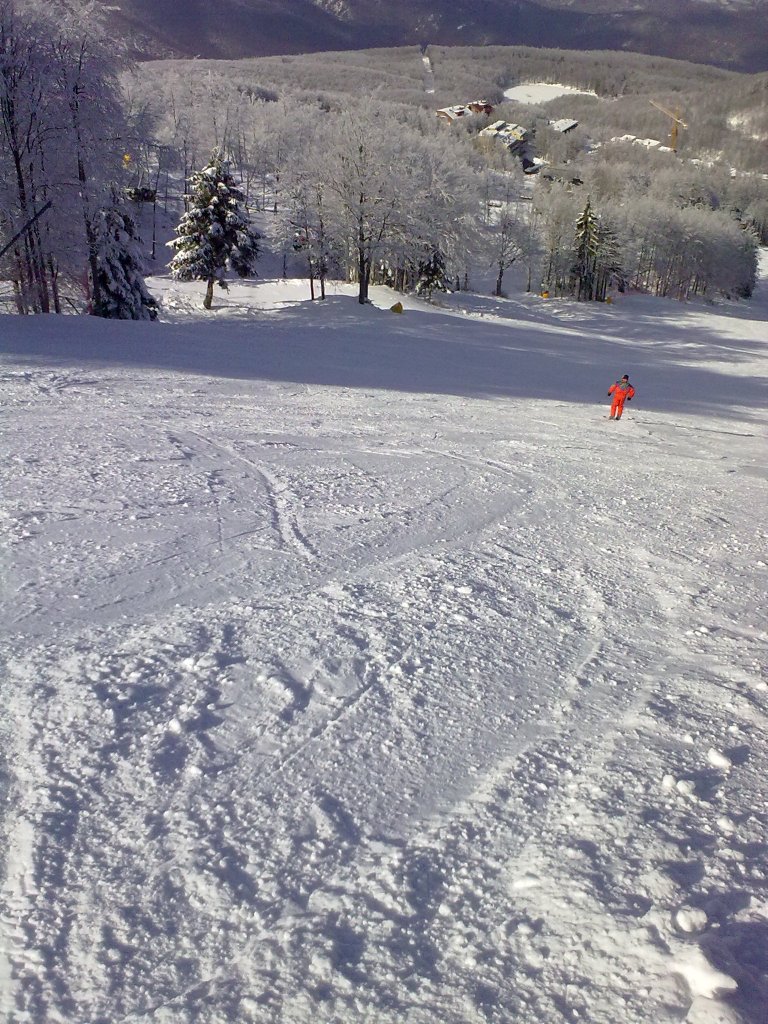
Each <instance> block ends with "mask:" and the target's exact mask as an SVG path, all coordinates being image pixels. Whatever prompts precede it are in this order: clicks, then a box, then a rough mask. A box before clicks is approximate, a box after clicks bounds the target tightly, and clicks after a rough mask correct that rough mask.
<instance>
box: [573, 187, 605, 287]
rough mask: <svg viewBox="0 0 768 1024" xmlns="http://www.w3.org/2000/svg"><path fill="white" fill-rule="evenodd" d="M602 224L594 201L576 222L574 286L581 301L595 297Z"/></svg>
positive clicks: (589, 203) (588, 200)
mask: <svg viewBox="0 0 768 1024" xmlns="http://www.w3.org/2000/svg"><path fill="white" fill-rule="evenodd" d="M599 236H600V222H599V220H598V218H597V216H596V214H595V212H594V210H593V209H592V201H591V200H590V199H587V205H586V206H585V207H584V210H583V212H582V214H581V216H580V217H579V219H578V220H577V221H576V239H575V246H574V248H575V251H576V259H575V262H574V264H573V279H574V280H573V286H574V291H575V293H576V298H577V299H578V300H579V301H588V300H590V299H594V297H595V279H596V276H597V261H598V256H599V249H600V237H599Z"/></svg>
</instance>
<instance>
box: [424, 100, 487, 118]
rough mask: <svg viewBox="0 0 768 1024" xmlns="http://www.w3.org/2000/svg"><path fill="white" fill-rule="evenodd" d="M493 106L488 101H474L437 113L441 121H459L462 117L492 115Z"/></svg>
mask: <svg viewBox="0 0 768 1024" xmlns="http://www.w3.org/2000/svg"><path fill="white" fill-rule="evenodd" d="M492 113H493V104H492V103H489V102H488V101H487V100H472V101H471V102H470V103H456V104H454V106H452V107H442V108H441V109H440V110H438V111H436V114H437V116H438V117H439V118H440V120H441V121H448V122H453V121H458V120H459V118H461V117H470V116H471V115H473V114H492Z"/></svg>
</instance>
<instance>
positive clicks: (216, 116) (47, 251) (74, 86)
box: [0, 0, 768, 318]
mask: <svg viewBox="0 0 768 1024" xmlns="http://www.w3.org/2000/svg"><path fill="white" fill-rule="evenodd" d="M0 57H1V59H2V64H0V113H1V115H2V117H1V118H0V137H1V138H2V148H0V249H5V252H4V255H2V257H0V278H1V279H2V280H3V281H4V282H7V287H8V288H9V289H10V291H9V294H11V295H12V296H13V304H14V308H15V309H16V310H17V311H18V312H23V313H26V312H36V311H42V312H48V311H72V310H87V311H89V312H91V313H94V314H97V315H102V316H120V317H129V318H135V317H141V318H154V317H155V316H156V315H157V310H156V308H155V306H154V302H153V300H152V298H151V295H149V293H148V292H147V290H146V288H145V286H144V282H143V273H144V272H146V271H147V270H151V271H152V272H154V273H162V272H169V263H170V261H171V256H170V252H169V250H168V249H166V248H165V247H164V246H162V245H160V244H159V241H158V237H156V232H155V231H154V230H153V231H152V237H151V238H145V241H144V243H143V246H142V245H141V244H140V240H139V238H138V233H137V227H136V225H137V223H139V222H141V223H143V224H145V225H146V224H152V225H155V226H156V225H157V224H158V223H166V224H169V225H172V224H177V225H181V222H183V221H184V220H185V218H186V223H189V222H190V216H191V217H192V220H193V221H194V220H195V217H197V221H196V222H197V223H204V222H205V223H208V222H211V223H212V221H210V218H208V220H206V218H205V216H204V215H203V214H204V211H202V210H198V211H197V214H196V205H195V204H196V203H200V202H201V200H200V199H199V195H202V194H205V195H207V196H208V199H207V200H206V201H208V202H210V201H211V198H210V197H211V195H212V194H213V193H209V192H205V190H202V191H201V190H200V188H198V189H197V193H196V192H195V189H194V188H192V183H193V182H194V181H198V184H199V181H200V179H199V175H200V174H201V173H203V179H204V180H209V179H211V177H212V176H213V177H215V179H216V181H217V182H219V186H217V187H221V188H224V187H225V186H224V184H223V183H224V182H227V183H228V184H227V185H226V189H227V195H228V196H230V197H233V196H235V195H237V197H238V199H237V203H238V208H237V218H239V219H242V218H243V217H245V219H246V220H247V219H249V218H257V219H258V222H259V228H260V230H261V231H262V232H263V233H264V234H265V235H267V236H268V238H267V239H265V240H264V241H263V244H268V245H270V246H272V247H275V248H276V249H277V251H278V252H279V253H282V254H283V265H284V267H285V268H286V272H288V270H289V268H290V269H291V270H292V271H293V270H294V269H296V268H301V272H302V273H305V274H306V275H307V277H308V278H309V280H310V287H311V294H312V295H313V296H315V295H316V296H317V297H322V295H323V293H324V281H325V279H326V278H327V277H328V276H337V277H342V278H345V279H347V280H351V281H355V282H357V283H358V285H359V297H360V301H361V302H364V301H366V298H367V289H368V286H369V284H370V283H371V282H386V283H389V284H391V285H392V286H393V287H395V288H398V289H417V290H419V291H420V292H422V293H426V294H429V293H431V292H432V291H434V290H435V289H439V288H450V289H456V288H472V287H473V286H474V282H475V280H480V279H485V277H487V274H488V271H489V270H492V272H493V279H494V280H495V288H496V291H497V293H498V294H503V288H504V286H505V273H506V272H507V271H509V268H511V267H512V266H515V267H516V269H518V270H521V271H522V273H520V274H518V275H517V276H516V277H515V281H522V282H523V285H522V286H524V287H528V288H532V289H542V290H547V291H549V292H555V293H558V294H563V295H572V296H574V297H575V298H577V299H586V300H589V299H604V298H606V297H608V296H609V295H610V293H611V292H612V291H613V290H617V289H618V290H624V289H640V290H643V291H648V292H652V293H654V294H659V295H667V296H675V297H678V298H681V299H685V298H688V297H690V296H693V295H700V296H708V297H716V296H718V295H721V296H727V297H729V298H737V297H747V296H749V294H750V293H751V289H752V287H753V284H754V280H755V273H756V248H757V246H758V245H759V244H766V243H768V173H767V172H768V166H767V165H766V147H765V141H766V138H768V103H766V99H768V75H754V76H750V75H741V74H736V73H733V72H728V71H724V70H721V69H716V68H712V67H708V66H700V65H693V64H688V63H684V62H679V61H672V60H667V59H662V58H651V57H643V56H639V55H637V54H627V53H609V52H601V53H581V52H570V51H556V50H538V49H531V48H525V47H481V48H471V47H455V48H449V47H421V48H419V47H406V48H400V49H392V50H375V51H366V52H353V53H349V52H347V53H334V54H314V55H307V56H303V57H296V56H293V57H271V58H260V59H252V60H242V61H204V60H194V61H156V62H145V63H141V64H138V65H133V66H131V65H130V64H128V63H127V62H126V61H125V59H124V57H123V56H121V55H120V53H118V51H117V48H116V47H115V45H114V44H113V43H112V42H111V41H110V40H109V38H108V37H107V36H106V35H104V34H102V33H101V32H100V30H99V23H98V20H97V19H95V18H93V17H91V18H85V17H75V16H72V17H71V18H69V19H67V18H61V17H60V16H56V17H55V18H54V17H53V16H52V14H51V13H50V11H49V9H48V7H47V5H46V4H44V3H43V2H42V0H40V2H35V0H25V2H23V3H20V2H18V0H0ZM525 83H553V84H559V85H564V86H569V87H571V88H572V89H575V90H579V92H572V93H570V94H568V95H562V96H559V97H558V98H556V99H553V100H551V101H549V102H548V103H537V104H530V103H525V104H523V103H519V102H514V101H513V100H512V99H511V98H508V97H506V96H505V93H506V92H507V91H508V90H510V89H513V88H514V87H515V86H516V85H520V84H525ZM361 97H366V98H365V99H361ZM481 98H482V99H484V100H487V101H488V102H489V103H491V104H493V105H494V107H495V109H494V111H493V113H492V115H477V116H472V117H467V118H463V119H461V120H458V121H457V122H456V123H454V124H445V123H443V122H442V121H440V120H439V119H438V118H437V117H436V116H435V112H436V110H437V109H438V108H440V107H444V106H447V105H450V104H455V103H462V102H467V101H470V100H475V99H481ZM562 118H568V119H572V120H575V121H577V122H578V125H577V126H576V127H574V128H573V130H571V131H568V132H567V133H563V132H561V131H558V130H556V129H555V128H554V127H553V122H554V121H557V120H558V119H562ZM497 119H503V120H506V121H510V122H513V123H515V124H518V125H520V126H522V128H524V130H525V133H526V140H527V141H526V146H525V152H524V153H521V151H520V150H519V149H518V150H515V151H513V150H511V149H508V148H507V147H505V146H503V145H500V144H495V145H494V144H490V145H489V144H488V141H487V139H484V138H483V137H482V136H481V135H480V134H479V133H480V131H481V130H482V129H483V128H484V127H486V126H487V125H488V123H489V121H491V120H497ZM673 123H675V124H677V127H678V130H677V132H676V139H675V145H674V146H670V145H669V142H670V139H669V136H670V127H671V125H672V124H673ZM522 157H524V158H522ZM196 175H197V176H198V177H197V178H196V177H195V176H196ZM206 175H207V176H208V178H207V179H206V177H205V176H206ZM209 183H210V180H209ZM196 194H197V195H198V198H195V195H196ZM228 201H230V200H228ZM231 201H232V202H233V203H234V202H235V200H234V199H231ZM233 216H234V214H233ZM239 222H240V221H239V220H238V223H239ZM216 230H218V229H216ZM257 235H258V232H256V231H255V229H254V231H253V232H252V235H251V236H250V237H251V238H252V243H253V244H252V245H251V248H250V249H249V256H248V259H247V260H246V261H245V263H242V262H241V263H240V264H238V259H237V244H239V243H233V244H234V245H235V250H234V253H233V252H229V253H228V254H225V255H224V256H222V257H221V260H220V262H219V263H218V264H217V265H216V268H215V269H211V267H212V264H210V261H208V262H206V260H207V258H208V256H209V255H210V252H209V250H210V244H209V243H210V238H208V239H206V238H204V237H202V236H201V241H200V252H199V253H197V254H195V253H194V252H191V250H190V246H191V244H192V243H191V242H190V237H191V235H189V234H188V235H186V236H184V241H183V242H182V241H180V239H181V238H182V232H181V230H180V227H179V228H177V229H176V236H177V237H176V241H175V242H174V245H175V246H176V247H177V251H178V249H179V247H180V246H184V247H185V249H184V251H185V252H186V254H187V257H186V263H185V267H184V273H186V274H188V275H189V274H190V273H191V272H192V271H190V269H189V268H190V267H193V268H198V269H199V277H200V279H201V280H207V281H208V283H209V286H210V284H211V281H212V280H216V281H217V283H219V284H221V285H222V286H226V277H227V273H228V271H226V268H227V267H229V268H230V269H232V268H236V267H237V266H238V265H240V266H241V269H242V267H244V266H245V265H246V264H247V268H248V272H251V271H252V270H253V268H254V267H255V265H256V264H255V261H256V259H257V254H258V249H259V245H258V244H256V238H257ZM233 237H234V236H233ZM243 237H245V236H243ZM241 241H242V239H241ZM249 244H250V243H249ZM206 247H207V248H206ZM225 257H226V258H225ZM481 271H482V273H481ZM170 272H171V273H172V274H175V275H179V274H180V273H181V271H180V270H179V264H178V262H176V263H171V265H170ZM195 272H197V271H195ZM509 280H510V275H509V274H507V277H506V282H509ZM316 286H317V287H316Z"/></svg>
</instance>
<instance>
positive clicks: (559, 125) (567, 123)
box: [549, 117, 579, 133]
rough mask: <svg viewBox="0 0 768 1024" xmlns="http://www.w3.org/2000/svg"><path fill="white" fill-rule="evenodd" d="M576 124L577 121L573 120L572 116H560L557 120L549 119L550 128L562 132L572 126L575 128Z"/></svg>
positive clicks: (569, 129) (570, 128)
mask: <svg viewBox="0 0 768 1024" xmlns="http://www.w3.org/2000/svg"><path fill="white" fill-rule="evenodd" d="M578 124H579V122H578V121H574V120H573V118H570V117H561V118H560V119H559V120H557V121H550V122H549V126H550V128H551V129H552V130H553V131H556V132H563V133H564V132H569V131H571V130H572V129H573V128H577V127H578Z"/></svg>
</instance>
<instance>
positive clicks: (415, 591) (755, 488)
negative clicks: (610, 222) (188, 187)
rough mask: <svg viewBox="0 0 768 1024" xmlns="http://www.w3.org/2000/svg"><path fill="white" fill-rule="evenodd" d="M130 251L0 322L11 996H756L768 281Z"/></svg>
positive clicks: (356, 1003) (132, 1017)
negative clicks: (397, 309)
mask: <svg viewBox="0 0 768 1024" xmlns="http://www.w3.org/2000/svg"><path fill="white" fill-rule="evenodd" d="M151 284H152V289H153V291H155V292H156V293H157V294H160V295H162V305H163V313H162V319H163V322H162V323H159V324H134V323H108V322H104V321H99V320H96V319H93V318H78V317H14V316H3V317H2V318H0V335H1V336H2V346H1V347H2V351H3V353H4V355H3V356H2V374H1V383H0V393H1V394H2V416H3V425H4V428H5V443H4V448H3V459H2V470H1V472H2V477H1V479H0V484H1V487H2V496H3V497H2V515H3V520H2V533H3V538H4V548H3V556H4V573H3V578H4V585H3V586H4V590H3V596H4V602H3V611H2V627H3V629H2V633H3V653H4V672H3V681H2V701H1V702H0V716H1V721H2V763H1V770H0V796H1V797H2V799H1V800H0V805H1V806H2V825H1V826H0V828H1V832H0V835H1V836H2V844H1V845H0V850H1V851H2V864H1V870H0V882H2V902H0V1019H2V1020H3V1021H7V1022H9V1024H31V1022H34V1024H60V1022H67V1024H139V1022H141V1024H145V1022H146V1024H187V1022H188V1024H240V1022H251V1021H256V1022H265V1024H266V1022H286V1024H318V1022H325V1024H358V1022H370V1024H470V1022H480V1024H487V1022H492V1024H493V1022H496V1024H500V1022H509V1024H561V1022H569V1021H571V1022H585V1021H588V1022H594V1024H640V1022H642V1024H667V1022H682V1021H688V1022H691V1024H715V1022H718V1024H735V1022H740V1024H765V1021H766V1020H768V918H767V917H766V914H767V912H768V888H767V885H768V862H767V858H766V852H767V851H766V844H767V843H768V839H767V835H768V833H767V831H766V825H767V824H768V805H767V803H766V798H767V789H768V781H767V780H768V771H767V769H768V745H767V744H766V707H767V706H768V681H767V679H766V674H765V666H766V634H765V624H766V580H768V565H767V563H768V545H767V544H766V508H767V502H766V456H767V455H768V446H766V434H767V433H768V430H767V425H768V417H767V415H766V388H765V383H766V370H767V368H768V347H767V346H768V341H767V339H768V285H765V284H764V285H762V286H761V288H759V289H758V292H757V293H756V296H755V298H754V300H753V301H752V302H750V303H741V304H735V305H722V306H707V305H704V304H701V305H696V304H689V305H681V304H678V303H672V302H666V301H663V300H653V299H647V298H642V297H631V296H618V297H617V300H616V302H615V303H614V304H613V305H611V306H609V305H600V306H597V305H586V304H576V303H570V302H560V301H556V300H550V301H546V300H543V299H540V298H538V297H535V296H529V297H522V298H520V299H510V300H501V299H500V300H496V299H491V298H483V297H480V296H470V295H466V294H460V295H455V296H447V297H440V298H439V299H437V300H436V304H435V305H429V304H427V303H426V302H422V301H420V300H417V299H406V300H405V307H406V308H405V313H404V314H403V315H401V316H398V315H396V314H394V313H392V312H390V311H389V309H388V307H389V305H391V303H392V302H393V301H394V300H395V298H396V296H394V295H393V294H392V293H389V292H386V291H384V290H380V291H376V293H375V303H374V305H371V306H367V307H360V306H359V305H358V304H357V303H356V301H355V298H354V295H353V294H352V289H351V288H347V287H344V286H338V287H337V288H336V289H334V290H333V294H331V295H330V296H329V298H328V299H327V301H325V302H324V303H321V302H315V303H311V302H310V301H309V300H308V288H307V285H306V282H299V281H297V282H292V281H288V282H279V281H274V282H269V281H263V282H261V283H247V284H238V285H234V286H233V287H232V290H231V291H230V292H229V293H228V295H223V294H222V293H217V296H216V305H215V308H214V310H213V311H212V312H211V313H209V314H206V313H204V312H203V311H202V310H201V309H200V304H201V300H202V292H203V287H202V286H200V285H189V286H182V285H177V284H173V283H171V282H169V281H163V280H159V279H156V280H155V281H153V282H152V283H151ZM623 373H629V374H630V375H631V377H632V380H633V383H634V384H635V387H636V388H637V396H636V398H635V400H634V402H633V403H632V404H631V405H629V406H628V407H627V412H626V413H625V416H624V418H623V419H622V421H621V422H620V423H614V422H610V421H609V420H608V419H607V418H606V414H607V411H608V401H609V400H608V398H607V396H606V391H607V388H608V385H609V384H610V383H611V382H612V381H614V380H615V379H616V378H617V377H618V376H620V375H621V374H623Z"/></svg>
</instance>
